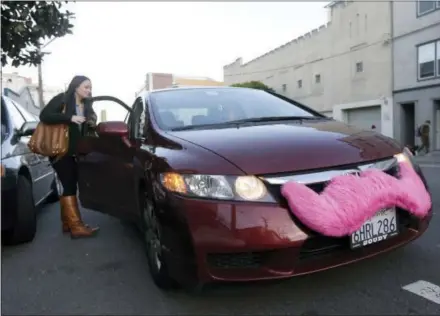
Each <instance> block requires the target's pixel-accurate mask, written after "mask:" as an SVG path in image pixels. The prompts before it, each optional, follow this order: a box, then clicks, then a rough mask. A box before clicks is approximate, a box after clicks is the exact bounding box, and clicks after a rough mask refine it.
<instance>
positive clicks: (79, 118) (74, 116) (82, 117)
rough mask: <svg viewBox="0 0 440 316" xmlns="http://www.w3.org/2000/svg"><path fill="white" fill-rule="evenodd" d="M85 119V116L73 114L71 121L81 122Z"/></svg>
mask: <svg viewBox="0 0 440 316" xmlns="http://www.w3.org/2000/svg"><path fill="white" fill-rule="evenodd" d="M85 120H86V118H85V117H84V116H78V115H73V116H72V119H71V121H72V122H73V123H75V124H78V125H80V124H82V123H84V122H85Z"/></svg>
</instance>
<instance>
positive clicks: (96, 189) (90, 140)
mask: <svg viewBox="0 0 440 316" xmlns="http://www.w3.org/2000/svg"><path fill="white" fill-rule="evenodd" d="M91 101H92V102H93V103H92V107H93V109H94V111H95V113H96V114H97V115H98V116H99V115H100V114H101V115H102V112H101V111H102V110H104V111H106V113H109V114H114V113H115V110H116V111H117V110H119V111H118V112H121V110H122V109H124V110H125V111H126V112H128V114H130V113H131V112H132V108H131V107H129V106H128V105H127V104H125V103H124V102H122V101H121V100H119V99H117V98H114V97H111V96H98V97H92V98H91ZM121 107H122V109H121ZM99 109H101V111H98V110H99ZM125 111H124V112H125ZM105 116H106V115H102V117H101V118H100V119H101V120H102V119H104V120H105V121H103V122H99V124H98V125H97V126H96V128H95V129H94V130H92V131H91V132H90V133H87V135H84V137H82V138H81V140H80V141H79V144H78V148H77V156H78V173H79V174H78V188H79V199H80V201H81V204H82V206H83V207H85V208H89V209H92V210H95V211H99V212H102V213H106V214H109V215H113V216H117V217H121V218H123V217H131V215H132V213H133V212H134V208H135V206H136V200H135V198H134V197H135V195H134V192H135V190H133V187H134V182H135V181H134V179H135V177H134V171H133V157H134V154H135V152H136V150H135V146H134V145H133V143H132V140H130V135H129V127H128V125H127V124H126V123H125V122H123V118H124V116H125V114H124V113H122V114H121V115H118V117H120V121H119V120H118V121H107V120H106V119H105ZM98 121H99V119H98Z"/></svg>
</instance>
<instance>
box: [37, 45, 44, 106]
mask: <svg viewBox="0 0 440 316" xmlns="http://www.w3.org/2000/svg"><path fill="white" fill-rule="evenodd" d="M38 55H40V56H41V57H43V53H42V52H41V48H40V46H38ZM42 62H43V61H41V62H40V63H39V64H38V66H37V68H38V104H39V106H40V111H41V110H42V109H43V107H44V96H43V71H42V67H41V63H42Z"/></svg>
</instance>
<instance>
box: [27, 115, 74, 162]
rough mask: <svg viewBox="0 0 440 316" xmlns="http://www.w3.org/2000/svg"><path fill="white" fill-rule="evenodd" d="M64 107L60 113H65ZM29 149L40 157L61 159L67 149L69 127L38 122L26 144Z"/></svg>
mask: <svg viewBox="0 0 440 316" xmlns="http://www.w3.org/2000/svg"><path fill="white" fill-rule="evenodd" d="M65 111H66V106H64V107H63V111H62V113H65ZM28 147H29V149H30V150H31V151H32V152H34V153H36V154H40V155H42V156H47V157H61V156H63V155H65V154H66V153H67V150H68V149H69V127H68V126H67V124H44V123H42V122H39V123H38V125H37V128H36V129H35V132H34V133H33V134H32V137H31V139H30V140H29V142H28Z"/></svg>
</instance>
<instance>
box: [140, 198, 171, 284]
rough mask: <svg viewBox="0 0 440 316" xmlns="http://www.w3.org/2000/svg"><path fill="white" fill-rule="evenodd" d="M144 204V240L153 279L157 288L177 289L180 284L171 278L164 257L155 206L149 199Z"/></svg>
mask: <svg viewBox="0 0 440 316" xmlns="http://www.w3.org/2000/svg"><path fill="white" fill-rule="evenodd" d="M142 204H143V206H142V224H143V231H142V239H143V242H144V245H145V252H146V254H147V259H148V265H149V268H150V275H151V278H152V279H153V282H154V283H155V284H156V286H157V287H159V288H160V289H162V290H173V289H177V288H178V284H177V282H176V281H175V280H174V279H173V278H172V277H171V276H170V274H169V270H168V265H167V262H166V260H165V259H164V257H163V255H162V240H161V232H162V229H161V225H160V222H159V220H158V219H157V216H156V212H155V210H154V204H153V202H152V201H151V200H150V199H148V198H145V201H144V203H142Z"/></svg>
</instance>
